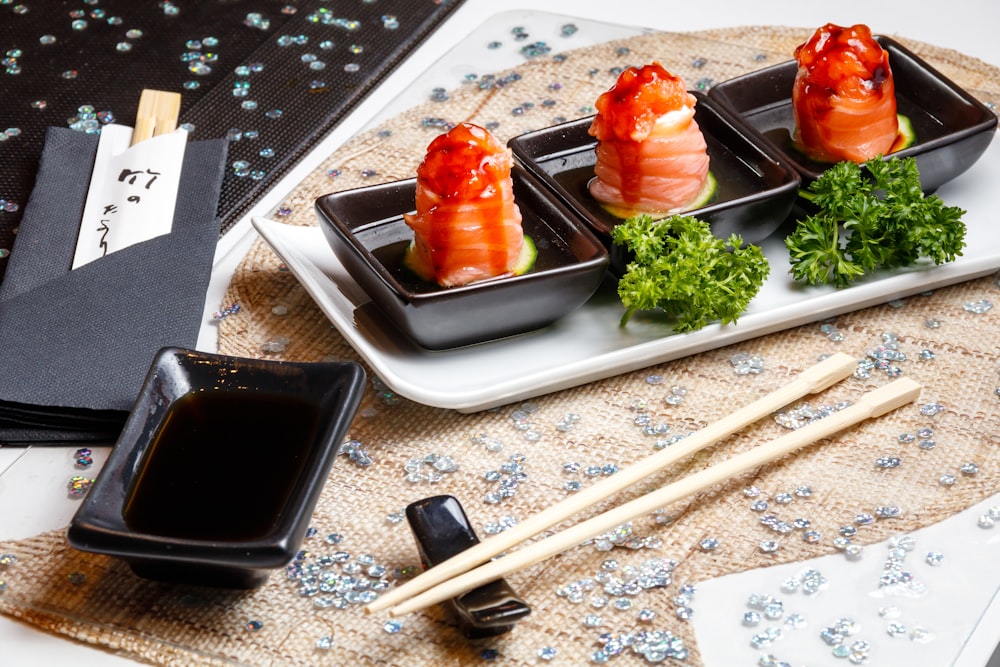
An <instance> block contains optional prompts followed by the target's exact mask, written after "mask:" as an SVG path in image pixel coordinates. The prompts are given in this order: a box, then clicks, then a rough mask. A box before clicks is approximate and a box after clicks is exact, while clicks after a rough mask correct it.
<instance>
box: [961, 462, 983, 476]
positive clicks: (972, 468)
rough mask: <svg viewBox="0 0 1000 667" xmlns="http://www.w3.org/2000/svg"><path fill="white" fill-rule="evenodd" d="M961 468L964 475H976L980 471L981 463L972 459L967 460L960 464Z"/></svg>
mask: <svg viewBox="0 0 1000 667" xmlns="http://www.w3.org/2000/svg"><path fill="white" fill-rule="evenodd" d="M959 470H960V471H961V472H962V474H963V475H975V474H976V473H978V472H979V465H978V464H976V463H973V462H972V461H967V462H965V463H963V464H962V465H961V466H959Z"/></svg>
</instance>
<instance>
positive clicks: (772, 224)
mask: <svg viewBox="0 0 1000 667" xmlns="http://www.w3.org/2000/svg"><path fill="white" fill-rule="evenodd" d="M692 94H693V95H694V96H695V97H696V98H697V100H698V101H697V104H696V105H695V120H696V121H697V122H698V126H699V127H700V128H701V131H702V134H703V135H704V136H705V142H706V143H707V144H708V155H709V160H710V166H709V169H710V170H711V172H712V174H713V175H714V176H715V179H716V181H717V182H718V189H717V192H716V195H715V197H714V198H713V199H712V200H711V201H710V202H709V203H708V204H706V205H705V206H702V207H700V208H695V209H692V210H690V211H686V212H685V213H684V215H691V216H695V217H697V218H699V219H701V220H704V221H705V222H707V223H709V225H710V226H711V228H712V232H713V233H714V234H715V235H716V236H719V237H721V238H726V237H728V236H729V235H730V234H739V235H741V236H742V237H743V240H744V241H745V242H747V243H758V242H760V241H761V240H763V239H765V238H766V237H768V236H769V235H770V234H771V233H772V232H774V230H775V229H777V228H778V227H779V226H780V225H781V223H782V222H783V221H784V220H785V218H787V217H788V215H789V213H790V212H791V210H792V207H793V206H794V205H795V200H796V198H797V195H798V189H799V177H798V175H797V173H796V172H795V170H794V169H793V168H792V167H791V165H789V164H788V163H786V162H785V161H784V160H783V159H782V158H781V157H780V156H778V155H777V154H776V153H775V152H774V151H773V150H771V149H770V148H769V147H767V146H766V145H764V146H762V145H760V144H761V142H760V141H759V140H758V138H757V136H756V134H754V133H753V132H752V131H749V130H748V129H747V128H746V127H744V125H743V123H742V122H741V121H740V120H739V119H738V118H736V117H735V116H733V115H732V114H730V113H728V112H727V111H725V110H724V109H722V108H720V106H719V105H718V104H717V103H715V102H713V101H712V100H711V99H709V98H708V97H707V96H705V95H703V94H701V93H700V92H697V91H694V92H693V93H692ZM593 118H594V117H593V116H588V117H586V118H581V119H579V120H575V121H569V122H567V123H562V124H560V125H554V126H552V127H548V128H544V129H541V130H535V131H533V132H528V133H526V134H522V135H520V136H517V137H514V138H513V139H511V140H510V142H509V145H510V148H511V150H512V151H513V153H514V157H515V158H517V160H518V161H519V162H520V163H521V164H523V165H524V166H525V168H526V169H528V171H530V172H531V173H532V174H533V175H534V176H536V177H537V178H539V179H540V180H541V181H542V182H544V183H545V184H546V185H547V186H548V187H549V188H550V189H551V190H552V191H553V192H555V193H556V194H557V195H558V196H559V197H560V198H561V199H562V200H563V201H565V202H566V203H567V204H568V205H569V206H571V207H572V208H573V210H575V211H576V212H577V213H578V214H579V215H580V216H581V217H582V218H583V219H584V220H585V221H586V222H587V224H589V225H590V227H591V228H592V229H593V230H594V231H595V232H597V234H598V236H600V237H601V238H602V240H603V241H604V243H605V244H606V245H607V246H608V247H609V248H611V240H610V236H611V230H612V229H613V228H614V226H615V225H617V224H619V223H621V222H622V219H621V218H618V217H616V216H614V215H612V214H611V213H609V212H608V211H607V210H605V209H604V207H602V206H601V204H600V202H598V201H597V200H596V199H594V198H593V197H592V196H591V194H590V190H589V189H588V187H587V185H588V183H589V182H590V181H591V179H593V178H594V164H595V163H596V162H597V156H596V153H595V151H594V149H595V148H596V146H597V140H596V139H594V137H592V136H590V135H589V134H588V133H587V130H588V129H589V128H590V124H591V122H592V121H593Z"/></svg>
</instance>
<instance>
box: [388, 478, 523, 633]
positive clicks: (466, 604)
mask: <svg viewBox="0 0 1000 667" xmlns="http://www.w3.org/2000/svg"><path fill="white" fill-rule="evenodd" d="M406 520H407V522H408V523H409V524H410V530H411V531H413V537H414V538H415V539H416V541H417V550H418V551H419V553H420V561H421V563H422V564H423V566H424V568H425V569H426V568H429V567H434V566H435V565H438V564H440V563H442V562H444V561H446V560H448V559H449V558H451V557H452V556H456V555H458V554H459V553H461V552H462V551H465V550H466V549H468V548H470V547H473V546H475V545H477V544H479V538H478V537H477V536H476V531H474V530H473V529H472V525H471V524H470V523H469V518H468V517H467V516H466V515H465V510H464V509H462V505H461V504H460V503H459V502H458V500H457V499H456V498H454V497H452V496H433V497H431V498H424V499H423V500H418V501H417V502H415V503H411V504H410V505H408V506H407V507H406ZM450 603H451V606H452V607H453V608H454V609H455V612H456V614H457V615H458V619H459V623H460V625H461V629H462V633H463V634H464V635H465V636H466V637H468V638H470V639H476V638H481V637H494V636H496V635H501V634H504V633H505V632H510V631H511V630H513V629H514V625H515V624H516V623H517V621H519V620H521V619H522V618H524V617H525V616H527V615H528V614H530V613H531V607H529V606H528V604H527V603H526V602H525V601H524V600H522V599H521V598H519V597H518V596H517V594H516V593H515V592H514V589H512V588H511V587H510V584H508V583H507V581H506V580H505V579H497V580H496V581H491V582H489V583H486V584H483V585H482V586H478V587H477V588H474V589H472V590H470V591H467V592H465V593H462V594H461V595H459V596H457V597H455V598H452V599H451V600H450Z"/></svg>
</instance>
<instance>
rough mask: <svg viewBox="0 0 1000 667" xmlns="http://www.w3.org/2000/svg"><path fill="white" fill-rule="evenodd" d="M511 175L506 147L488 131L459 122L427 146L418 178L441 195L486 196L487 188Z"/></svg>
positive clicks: (465, 197) (446, 196) (460, 196)
mask: <svg viewBox="0 0 1000 667" xmlns="http://www.w3.org/2000/svg"><path fill="white" fill-rule="evenodd" d="M509 175H510V164H509V159H508V156H507V151H506V148H505V147H504V146H503V145H502V144H500V143H499V142H498V141H497V140H496V139H495V138H494V137H493V135H491V134H490V133H489V132H487V131H486V130H485V129H483V128H481V127H479V126H478V125H473V124H472V123H460V124H458V125H456V126H455V127H454V128H452V129H451V131H449V132H448V133H447V134H442V135H440V136H438V137H437V138H436V139H434V141H432V142H431V143H430V145H429V146H428V147H427V155H426V157H424V161H423V162H422V163H421V164H420V166H419V167H417V178H418V179H420V181H421V182H422V183H423V185H424V186H425V187H427V188H430V190H431V191H433V192H435V193H437V194H438V195H440V196H441V197H444V198H454V197H459V198H461V199H471V198H472V197H481V196H484V195H485V196H488V195H489V193H486V192H485V191H486V189H487V188H489V187H491V186H493V185H494V184H495V183H496V182H497V180H498V179H501V178H507V177H508V176H509Z"/></svg>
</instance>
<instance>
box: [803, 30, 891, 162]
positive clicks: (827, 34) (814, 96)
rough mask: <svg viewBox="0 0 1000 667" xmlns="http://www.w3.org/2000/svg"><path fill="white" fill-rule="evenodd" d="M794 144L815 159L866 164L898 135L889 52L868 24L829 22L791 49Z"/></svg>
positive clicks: (884, 149)
mask: <svg viewBox="0 0 1000 667" xmlns="http://www.w3.org/2000/svg"><path fill="white" fill-rule="evenodd" d="M795 59H796V61H797V62H798V71H797V73H796V75H795V83H794V86H793V88H792V112H793V114H794V119H795V130H794V134H793V137H792V142H793V144H794V145H795V147H796V148H797V149H798V150H800V151H801V152H803V153H805V154H806V155H807V156H809V157H810V158H812V159H813V160H817V161H819V162H840V161H842V160H849V161H852V162H864V161H866V160H869V159H871V158H873V157H875V156H877V155H884V154H886V153H889V152H891V151H892V150H893V148H894V146H895V145H896V143H897V138H898V137H899V134H900V127H899V119H898V117H897V115H896V89H895V83H894V82H893V78H892V70H891V69H890V67H889V53H888V51H886V50H884V49H883V48H882V47H881V46H880V45H879V43H878V42H877V41H875V39H874V38H873V37H872V33H871V30H870V29H869V28H868V26H866V25H862V24H858V25H854V26H851V27H850V28H844V27H841V26H837V25H834V24H832V23H828V24H826V25H825V26H823V27H821V28H819V29H818V30H816V32H814V33H813V35H812V37H810V38H809V40H808V41H807V42H805V43H804V44H801V45H799V47H798V48H796V49H795Z"/></svg>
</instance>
